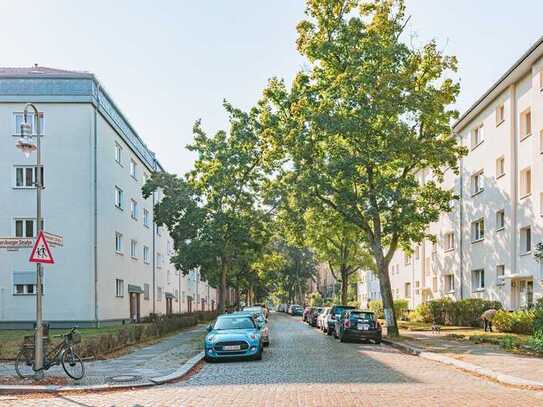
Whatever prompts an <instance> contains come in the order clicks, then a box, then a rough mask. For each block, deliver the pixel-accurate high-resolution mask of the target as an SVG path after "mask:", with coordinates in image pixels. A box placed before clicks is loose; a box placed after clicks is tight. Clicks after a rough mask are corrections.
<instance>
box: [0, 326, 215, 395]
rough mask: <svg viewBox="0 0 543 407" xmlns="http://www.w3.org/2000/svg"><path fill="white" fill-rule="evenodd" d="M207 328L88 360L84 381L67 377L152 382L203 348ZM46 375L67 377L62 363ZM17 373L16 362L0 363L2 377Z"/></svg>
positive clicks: (89, 382)
mask: <svg viewBox="0 0 543 407" xmlns="http://www.w3.org/2000/svg"><path fill="white" fill-rule="evenodd" d="M205 328H206V326H205V325H198V326H197V327H196V328H193V329H189V330H186V331H183V332H181V333H179V334H176V335H174V336H170V337H168V338H166V339H164V340H162V341H160V342H158V343H156V344H154V345H150V346H146V347H143V348H140V349H137V350H135V351H133V352H130V353H127V354H126V355H123V356H120V357H118V358H114V359H108V360H97V361H92V362H85V369H86V375H85V377H84V378H83V380H81V381H78V382H74V381H72V380H71V379H69V378H68V382H69V383H70V384H75V385H77V384H80V385H93V384H106V383H121V381H116V380H115V379H114V378H115V377H116V376H124V375H128V376H136V377H135V380H122V383H127V382H130V383H150V381H149V378H152V377H157V376H163V375H168V374H170V373H172V372H173V371H174V370H176V369H178V368H179V367H180V366H181V365H183V364H184V363H185V362H186V361H187V360H189V359H190V358H192V357H193V356H194V355H196V354H197V353H198V352H200V351H201V350H202V348H203V338H204V336H205V333H206V331H205ZM45 374H46V375H47V376H60V377H63V378H67V376H66V374H65V373H64V370H62V367H61V366H55V367H53V368H51V369H49V370H48V371H47V372H46V373H45ZM14 375H15V369H14V367H13V363H0V376H14ZM119 379H120V378H119ZM126 379H128V378H126ZM22 383H23V382H21V384H22ZM24 383H25V384H26V382H24ZM28 384H31V383H28Z"/></svg>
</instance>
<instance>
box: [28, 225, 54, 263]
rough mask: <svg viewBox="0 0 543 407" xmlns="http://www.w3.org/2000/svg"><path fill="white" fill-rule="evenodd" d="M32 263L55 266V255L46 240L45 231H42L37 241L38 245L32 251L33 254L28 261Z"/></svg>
mask: <svg viewBox="0 0 543 407" xmlns="http://www.w3.org/2000/svg"><path fill="white" fill-rule="evenodd" d="M28 261H30V262H31V263H45V264H54V263H55V260H53V255H52V254H51V250H50V249H49V244H48V243H47V240H46V239H45V234H44V233H43V231H40V233H39V234H38V238H37V239H36V244H35V245H34V248H33V249H32V254H31V255H30V259H29V260H28Z"/></svg>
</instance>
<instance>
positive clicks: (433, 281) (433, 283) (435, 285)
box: [432, 276, 437, 292]
mask: <svg viewBox="0 0 543 407" xmlns="http://www.w3.org/2000/svg"><path fill="white" fill-rule="evenodd" d="M432 291H433V292H437V276H434V277H432Z"/></svg>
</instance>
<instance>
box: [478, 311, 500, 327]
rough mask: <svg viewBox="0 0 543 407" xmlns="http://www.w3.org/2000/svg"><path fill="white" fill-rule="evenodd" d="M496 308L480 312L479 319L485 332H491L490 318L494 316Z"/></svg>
mask: <svg viewBox="0 0 543 407" xmlns="http://www.w3.org/2000/svg"><path fill="white" fill-rule="evenodd" d="M496 312H497V311H496V310H495V309H494V308H490V309H487V310H486V311H485V312H483V313H482V314H481V319H482V320H483V324H484V327H485V332H487V331H488V332H492V320H493V319H494V317H495V316H496Z"/></svg>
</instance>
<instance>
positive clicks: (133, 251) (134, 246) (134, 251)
mask: <svg viewBox="0 0 543 407" xmlns="http://www.w3.org/2000/svg"><path fill="white" fill-rule="evenodd" d="M130 257H132V258H133V259H137V258H138V242H137V241H136V240H134V239H130Z"/></svg>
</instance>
